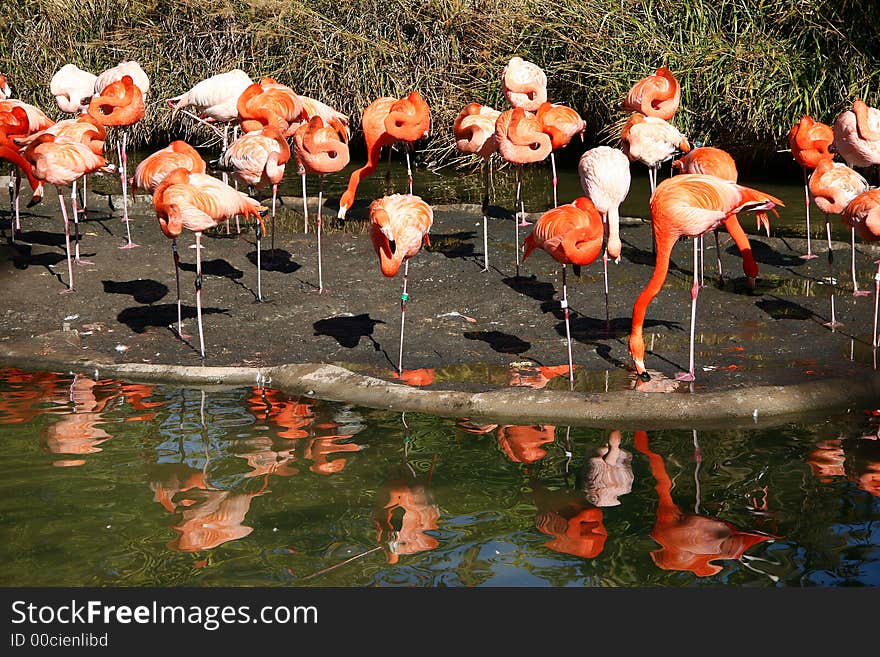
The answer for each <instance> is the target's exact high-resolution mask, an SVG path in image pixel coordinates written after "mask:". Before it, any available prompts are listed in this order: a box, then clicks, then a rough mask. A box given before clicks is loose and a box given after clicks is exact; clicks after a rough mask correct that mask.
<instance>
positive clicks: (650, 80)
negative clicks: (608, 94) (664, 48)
mask: <svg viewBox="0 0 880 657" xmlns="http://www.w3.org/2000/svg"><path fill="white" fill-rule="evenodd" d="M680 101H681V85H680V84H679V83H678V80H676V79H675V76H674V75H673V74H672V71H670V70H669V69H668V68H666V67H665V66H661V67H660V68H658V69H657V70H656V71H655V72H654V73H652V74H651V75H649V76H647V77H644V78H642V79H641V80H639V81H638V82H636V83H635V84H634V85H633V86H632V88H631V89H630V90H629V92H627V94H626V98H624V100H623V102H622V103H621V104H620V108H621V109H624V110H627V111H630V112H639V113H640V114H644V115H645V116H656V117H657V118H659V119H663V120H664V121H669V120H670V119H671V118H672V117H673V116H674V115H675V112H676V111H677V110H678V105H679V102H680Z"/></svg>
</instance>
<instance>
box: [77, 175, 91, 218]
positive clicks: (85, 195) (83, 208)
mask: <svg viewBox="0 0 880 657" xmlns="http://www.w3.org/2000/svg"><path fill="white" fill-rule="evenodd" d="M88 179H89V177H88V175H85V176H83V177H82V195H81V196H80V199H81V202H80V209H79V211H80V214H82V218H83V221H86V220H88V218H89V190H88V187H87V185H86V181H87V180H88Z"/></svg>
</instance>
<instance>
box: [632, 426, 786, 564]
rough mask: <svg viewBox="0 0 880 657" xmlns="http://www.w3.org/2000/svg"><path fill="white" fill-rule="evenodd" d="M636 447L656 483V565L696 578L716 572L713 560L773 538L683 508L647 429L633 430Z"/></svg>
mask: <svg viewBox="0 0 880 657" xmlns="http://www.w3.org/2000/svg"><path fill="white" fill-rule="evenodd" d="M635 448H636V449H637V450H639V451H640V452H641V453H642V454H644V455H645V456H647V457H648V463H649V465H650V468H651V474H652V475H653V476H654V479H655V480H656V482H657V483H656V485H655V487H654V490H656V491H657V498H658V500H657V512H656V521H655V523H654V528H653V529H652V530H651V538H653V539H654V540H655V541H657V542H658V543H659V544H660V545H661V547H660V549H658V550H654V551H652V552H651V558H652V559H653V560H654V563H655V564H657V566H658V567H659V568H662V569H663V570H682V571H690V572H692V573H693V574H694V575H696V576H698V577H709V576H711V575H717V574H718V573H720V572H721V571H722V570H723V567H722V566H720V565H718V564H717V563H714V562H716V561H720V560H724V559H736V560H739V559H741V558H742V557H743V555H744V553H745V551H746V550H748V549H749V548H750V547H752V546H753V545H757V544H758V543H762V542H764V541H770V540H773V539H774V538H775V537H774V536H771V535H769V534H764V533H761V532H757V531H748V530H742V529H739V528H737V527H736V526H734V525H733V524H731V523H729V522H727V521H725V520H719V519H717V518H710V517H709V516H705V515H701V514H698V513H688V512H684V511H682V510H681V509H680V508H679V507H678V505H677V504H675V502H674V501H673V499H672V479H671V478H670V476H669V474H668V473H667V472H666V465H665V464H664V462H663V457H662V456H660V455H659V454H657V453H656V452H652V451H651V449H650V448H649V446H648V434H647V433H646V432H644V431H636V432H635Z"/></svg>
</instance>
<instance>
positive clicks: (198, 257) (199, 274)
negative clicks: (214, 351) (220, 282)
mask: <svg viewBox="0 0 880 657" xmlns="http://www.w3.org/2000/svg"><path fill="white" fill-rule="evenodd" d="M196 317H197V319H198V324H199V353H200V354H201V356H202V358H204V357H205V334H204V331H203V330H202V234H201V233H200V232H196Z"/></svg>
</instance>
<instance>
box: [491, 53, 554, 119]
mask: <svg viewBox="0 0 880 657" xmlns="http://www.w3.org/2000/svg"><path fill="white" fill-rule="evenodd" d="M501 88H502V91H503V92H504V96H505V98H507V102H509V103H510V106H511V107H513V108H516V107H521V108H522V109H524V110H526V111H528V112H536V111H537V110H538V108H539V107H540V106H541V105H542V104H544V103H545V102H547V75H546V74H545V73H544V71H543V70H542V69H541V67H540V66H538V65H537V64H534V63H532V62H529V61H526V60H524V59H523V58H522V57H512V58H511V60H510V61H509V62H508V63H507V66H505V67H504V70H503V71H502V72H501Z"/></svg>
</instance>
